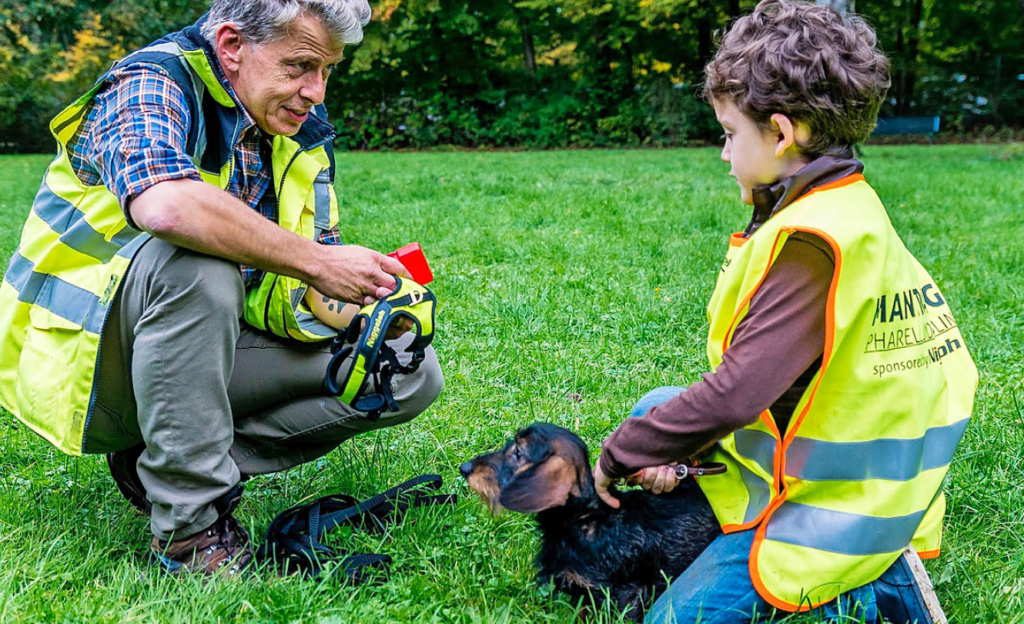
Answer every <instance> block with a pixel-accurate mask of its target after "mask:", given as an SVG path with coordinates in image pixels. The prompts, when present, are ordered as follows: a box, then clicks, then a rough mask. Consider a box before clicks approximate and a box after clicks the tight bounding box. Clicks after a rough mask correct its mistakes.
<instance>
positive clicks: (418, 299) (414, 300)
mask: <svg viewBox="0 0 1024 624" xmlns="http://www.w3.org/2000/svg"><path fill="white" fill-rule="evenodd" d="M409 299H410V303H409V305H411V306H414V305H419V304H421V303H423V293H422V292H420V291H418V290H414V291H412V292H410V293H409Z"/></svg>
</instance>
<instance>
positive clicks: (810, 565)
mask: <svg viewBox="0 0 1024 624" xmlns="http://www.w3.org/2000/svg"><path fill="white" fill-rule="evenodd" d="M794 232H810V233H812V234H815V235H817V236H820V237H821V238H822V239H824V240H825V241H827V242H828V243H829V245H831V247H832V249H833V251H834V252H835V263H836V268H835V274H834V277H833V280H832V285H831V288H830V290H829V294H828V303H827V307H826V334H825V352H824V356H823V359H822V364H821V369H820V370H819V371H818V374H817V375H815V377H814V379H813V380H812V381H811V383H810V385H809V386H808V388H807V391H806V392H805V393H804V395H803V396H802V397H801V399H800V401H799V403H798V404H797V406H796V408H795V410H794V412H793V417H792V418H791V421H790V423H789V425H788V429H787V430H786V431H783V432H780V431H778V429H777V428H776V425H775V420H774V418H773V416H772V414H771V412H770V411H767V410H766V411H765V412H764V413H762V414H761V415H760V418H759V420H758V421H757V422H755V423H754V424H753V425H750V426H748V427H745V428H743V429H741V430H739V431H736V432H734V433H732V434H730V435H729V436H727V437H725V438H724V439H722V440H721V441H720V442H719V443H718V444H717V445H716V447H715V448H714V451H713V453H712V456H711V457H710V458H709V460H710V461H719V462H723V463H725V464H726V465H727V466H728V471H727V472H726V473H725V474H722V475H715V476H704V477H701V478H700V479H699V483H700V486H701V489H702V490H703V491H704V493H705V494H706V495H707V497H708V499H709V500H710V502H711V505H712V507H713V508H714V510H715V514H716V515H717V517H718V520H719V522H720V523H721V525H722V529H723V530H724V531H725V532H726V533H732V532H735V531H740V530H747V529H755V528H756V531H757V533H756V534H755V539H754V545H753V548H752V549H751V553H750V574H751V578H752V579H753V582H754V586H755V587H756V588H757V590H758V593H759V594H760V595H761V596H762V597H763V598H764V599H765V600H767V601H768V602H769V603H771V604H772V605H773V606H775V607H777V608H779V609H783V610H787V611H798V610H799V611H805V610H808V609H811V608H814V607H817V606H819V605H821V604H823V603H825V602H828V601H830V600H832V599H834V598H835V597H836V596H838V595H840V594H841V593H843V592H846V591H848V590H850V589H853V588H856V587H859V586H861V585H864V584H866V583H869V582H871V581H874V580H875V579H877V578H878V577H879V576H880V575H881V574H882V572H884V571H885V570H886V569H887V568H888V567H889V566H890V565H891V564H892V563H893V562H894V561H896V559H897V558H898V557H899V556H900V554H901V552H902V551H903V549H904V548H905V547H906V546H908V545H910V544H911V543H912V542H913V545H914V547H915V548H917V549H918V551H920V552H921V554H922V555H924V556H929V555H931V556H935V555H937V554H938V549H939V544H940V540H941V529H942V515H943V512H944V510H945V498H944V497H943V494H942V490H941V487H942V481H943V478H944V477H945V476H946V472H947V470H948V469H949V463H950V461H951V459H952V457H953V452H954V450H955V449H956V446H957V443H958V442H959V440H960V437H961V435H962V434H963V432H964V429H965V428H966V426H967V422H968V418H969V417H970V414H971V407H972V404H973V401H974V391H975V389H976V387H977V380H978V374H977V370H976V369H975V366H974V363H973V361H972V360H971V357H970V355H969V354H968V352H967V345H966V343H965V342H964V339H963V336H962V335H961V334H960V330H959V329H958V328H957V325H956V321H955V320H954V319H953V315H952V314H951V313H950V311H949V306H948V305H947V304H946V300H945V297H943V295H942V293H941V292H940V291H939V289H938V288H937V287H936V286H935V283H934V281H933V280H932V278H931V276H930V275H929V274H928V272H927V271H925V270H924V268H922V267H921V265H920V264H919V263H918V262H917V260H916V259H915V258H914V257H913V256H912V255H911V254H910V252H909V251H907V249H906V247H905V246H904V245H903V242H902V241H901V240H900V238H899V236H898V235H897V234H896V232H895V230H893V228H892V225H891V223H890V222H889V218H888V215H887V214H886V212H885V208H884V206H883V205H882V203H881V201H880V200H879V199H878V196H877V195H876V194H875V192H874V190H873V189H872V188H871V187H870V186H869V185H868V184H867V182H865V181H864V178H863V176H861V175H860V174H856V175H852V176H849V177H847V178H844V179H843V180H840V181H838V182H834V183H832V184H828V185H825V186H823V187H820V188H818V189H816V190H814V191H812V192H811V193H809V194H807V195H805V196H804V197H802V198H800V199H799V200H797V201H796V202H794V203H793V204H792V205H790V206H788V207H786V208H785V209H783V210H782V211H780V212H779V213H778V214H776V215H775V216H773V217H772V218H771V219H769V220H768V221H767V222H766V223H765V224H764V225H763V226H761V228H760V229H758V230H757V231H756V232H755V233H754V234H753V235H752V236H750V237H749V238H747V239H744V238H742V237H741V236H740V235H733V237H732V239H731V240H730V247H729V251H728V254H727V256H726V260H725V263H724V265H723V266H722V270H721V273H720V274H719V277H718V283H717V285H716V288H715V292H714V294H713V295H712V297H711V302H710V303H709V305H708V318H709V321H710V329H709V334H708V344H707V350H708V358H709V360H710V363H711V367H712V369H714V368H716V367H717V366H718V365H719V364H720V363H721V362H722V354H723V353H724V352H725V351H726V350H727V349H728V348H729V345H730V343H731V341H732V336H733V332H734V331H735V330H736V326H737V325H738V324H739V323H740V321H742V320H743V317H744V316H745V315H746V314H747V311H748V308H749V304H750V300H751V298H752V297H753V296H754V294H755V293H756V291H757V289H758V287H759V286H760V285H761V283H762V281H763V280H764V278H765V276H766V275H767V274H768V270H769V269H770V268H771V266H772V263H773V262H774V261H775V259H776V258H777V257H778V254H779V252H780V251H781V250H782V247H783V245H784V244H785V242H786V240H787V238H788V237H789V236H790V235H791V234H792V233H794Z"/></svg>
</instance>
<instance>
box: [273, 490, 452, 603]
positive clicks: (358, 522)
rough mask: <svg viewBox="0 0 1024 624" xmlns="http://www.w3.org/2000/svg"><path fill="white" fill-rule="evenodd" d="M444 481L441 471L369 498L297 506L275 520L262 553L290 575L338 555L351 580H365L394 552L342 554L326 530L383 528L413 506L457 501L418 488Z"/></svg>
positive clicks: (337, 497) (314, 569)
mask: <svg viewBox="0 0 1024 624" xmlns="http://www.w3.org/2000/svg"><path fill="white" fill-rule="evenodd" d="M441 483H442V480H441V477H440V476H439V475H421V476H419V477H416V478H414V479H410V480H409V481H406V482H405V483H401V484H399V485H396V486H395V487H393V488H391V489H389V490H387V491H385V492H381V493H380V494H377V495H376V496H372V497H370V498H368V499H366V500H365V501H359V500H357V499H355V498H353V497H351V496H348V495H345V494H333V495H330V496H324V497H322V498H318V499H316V500H315V501H313V502H311V503H308V504H306V505H298V506H295V507H292V508H290V509H287V510H285V511H283V512H281V513H280V514H278V515H277V517H275V518H274V520H273V521H272V522H271V523H270V526H269V527H268V528H267V534H266V537H265V538H264V540H263V544H262V545H261V546H260V548H259V550H258V551H257V553H256V557H257V559H258V560H259V561H260V562H270V563H271V564H273V565H275V566H276V567H277V568H278V569H280V570H281V571H282V573H284V574H290V573H294V572H298V573H300V574H304V575H307V576H312V577H315V576H318V575H319V574H320V573H321V572H322V571H323V564H324V563H326V562H327V561H335V560H338V566H339V567H340V568H342V569H343V570H344V573H345V576H346V577H347V578H348V579H349V580H350V581H352V582H354V583H359V582H362V581H364V580H366V578H367V577H368V576H369V573H370V572H371V571H372V570H381V571H383V570H386V569H387V567H388V565H390V564H391V557H389V556H387V555H380V554H376V553H361V552H344V553H342V554H339V553H337V552H335V551H334V550H333V549H331V548H330V547H328V546H326V545H324V544H323V543H322V541H321V540H322V539H323V537H324V534H326V533H327V532H328V531H330V530H331V529H334V528H336V527H338V526H341V525H342V524H348V525H352V526H356V527H358V528H361V529H363V530H366V531H369V532H371V533H381V532H383V531H384V530H385V529H386V528H387V523H389V522H393V521H395V520H397V519H398V515H399V514H400V513H404V512H405V511H406V510H408V509H409V508H411V507H424V506H429V505H446V504H452V503H455V502H456V501H457V500H458V498H457V496H456V495H455V494H426V493H424V492H423V491H413V490H415V489H417V488H419V489H420V490H424V489H425V490H427V491H431V490H437V489H439V488H440V487H441Z"/></svg>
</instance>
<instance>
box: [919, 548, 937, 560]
mask: <svg viewBox="0 0 1024 624" xmlns="http://www.w3.org/2000/svg"><path fill="white" fill-rule="evenodd" d="M941 552H942V549H941V548H936V549H935V550H919V551H917V556H918V557H920V558H922V559H938V557H939V554H940V553H941Z"/></svg>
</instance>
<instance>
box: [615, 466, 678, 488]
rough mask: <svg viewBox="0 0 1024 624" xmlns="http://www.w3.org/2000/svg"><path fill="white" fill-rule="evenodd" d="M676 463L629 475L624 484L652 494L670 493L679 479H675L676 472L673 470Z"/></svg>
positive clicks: (645, 469)
mask: <svg viewBox="0 0 1024 624" xmlns="http://www.w3.org/2000/svg"><path fill="white" fill-rule="evenodd" d="M676 463H677V462H673V463H671V464H668V465H666V466H652V467H650V468H644V469H642V470H639V471H637V472H635V473H633V474H632V475H630V476H629V478H627V479H626V483H629V484H630V485H639V486H640V487H642V488H643V489H645V490H650V492H651V493H652V494H665V493H668V492H671V491H672V490H674V489H676V486H677V485H679V479H678V478H677V477H676V470H675V468H674V466H675V465H676Z"/></svg>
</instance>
